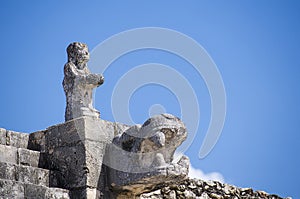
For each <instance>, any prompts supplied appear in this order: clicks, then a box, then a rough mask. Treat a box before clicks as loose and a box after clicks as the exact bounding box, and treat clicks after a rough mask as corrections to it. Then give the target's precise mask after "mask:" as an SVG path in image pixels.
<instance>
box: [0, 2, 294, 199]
mask: <svg viewBox="0 0 300 199" xmlns="http://www.w3.org/2000/svg"><path fill="white" fill-rule="evenodd" d="M299 10H300V3H298V2H297V1H258V0H257V1H226V2H225V1H185V2H183V1H181V2H179V1H14V0H12V1H6V2H4V1H3V2H1V6H0V21H1V33H0V34H1V37H0V42H1V48H0V51H1V53H0V58H1V70H2V72H1V78H0V91H1V98H0V102H1V103H0V110H1V114H0V126H1V127H3V128H6V129H11V130H16V131H21V132H34V131H37V130H41V129H45V128H47V127H49V126H51V125H54V124H57V123H62V122H63V121H64V109H65V96H64V93H63V89H62V85H61V82H62V79H63V65H64V64H65V63H66V52H65V49H66V47H67V46H68V44H69V43H70V42H73V41H81V42H85V43H87V44H88V46H89V48H90V50H92V49H93V48H95V47H96V46H97V45H98V44H99V43H101V42H102V41H104V40H105V39H107V38H108V37H110V36H112V35H114V34H117V33H119V32H122V31H125V30H129V29H133V28H142V27H149V26H150V27H162V28H169V29H173V30H176V31H179V32H181V33H183V34H185V35H187V36H189V37H191V38H193V39H194V40H195V41H197V42H198V43H199V44H201V45H202V46H203V47H204V48H205V49H206V51H207V52H208V53H209V55H210V56H211V58H212V59H213V60H214V62H215V64H216V65H217V67H218V69H219V71H220V74H221V76H222V78H223V82H224V86H225V89H226V96H227V112H226V121H225V125H224V129H223V132H222V134H221V136H220V139H219V140H218V142H217V144H216V146H215V147H214V149H213V150H212V151H211V152H210V153H209V155H208V156H206V157H205V158H204V159H200V158H199V157H198V153H199V149H200V146H201V144H202V142H203V139H204V136H205V133H206V131H207V128H208V124H209V121H210V114H211V110H210V103H211V102H210V98H209V93H208V90H207V88H206V85H205V83H204V81H203V79H202V77H201V76H200V75H197V74H196V73H195V71H194V70H193V68H192V67H191V65H190V64H189V63H187V62H186V61H185V60H183V59H182V58H180V57H178V56H176V55H174V54H171V53H168V52H164V51H160V50H153V49H148V50H140V51H136V52H132V53H129V54H126V55H124V56H122V57H120V58H119V59H118V60H116V61H115V62H113V63H112V64H111V66H110V67H109V69H108V70H107V71H106V72H105V73H104V76H105V80H106V81H105V83H104V85H103V86H101V87H99V88H98V89H97V92H96V96H95V106H96V108H97V109H98V110H100V112H101V117H102V118H103V119H105V120H111V121H113V120H114V119H115V118H114V117H113V114H112V110H111V97H112V91H113V88H114V86H115V85H116V84H117V82H118V80H119V79H120V78H121V77H122V75H124V74H126V72H128V71H129V70H130V69H132V68H134V67H135V66H137V65H141V64H146V63H160V64H164V65H168V66H169V67H172V68H173V69H175V70H177V71H178V72H179V73H180V74H181V75H182V76H184V77H185V78H186V79H187V80H188V81H189V82H190V84H191V85H192V88H193V89H194V91H195V93H196V96H197V99H198V101H199V107H200V110H201V118H200V125H199V129H198V131H197V134H196V137H195V139H194V140H193V143H192V145H191V146H190V147H189V149H188V150H187V151H186V152H185V154H186V155H188V156H189V157H190V159H191V163H192V165H193V167H194V168H195V169H198V170H199V171H200V170H201V171H202V172H204V173H211V172H218V173H219V174H220V175H222V176H223V178H224V180H225V182H227V183H231V184H235V185H237V186H241V187H253V188H254V189H259V190H265V191H267V192H270V193H275V194H279V195H281V196H292V197H294V198H298V197H300V189H299V181H298V180H299V178H300V172H299V168H300V163H299V152H300V117H299V114H300V105H299V101H300V89H299V83H300V59H299V57H300V56H299V55H300V47H299V46H300V37H299V35H300V23H299V20H300V12H299ZM120 45H122V44H120ZM176 83H177V82H176ZM177 84H178V85H180V82H178V83H177ZM178 96H179V94H178V93H172V92H171V91H170V90H169V89H168V88H166V87H161V86H158V85H155V84H149V85H147V86H144V87H141V88H140V89H138V90H137V91H136V92H134V93H133V95H132V96H131V98H130V103H129V107H128V109H129V111H130V113H131V116H132V118H133V120H134V121H135V122H137V123H143V122H144V121H145V120H146V119H147V118H148V117H149V108H150V107H151V106H152V105H154V104H160V105H159V106H155V107H156V108H161V107H164V109H165V110H166V111H167V112H169V113H172V114H175V115H177V116H179V117H180V116H181V115H180V114H181V109H180V106H179V102H180V101H181V100H183V99H177V98H176V97H178ZM124 100H127V99H124ZM184 100H188V99H184ZM195 109H196V107H195ZM152 111H153V109H152ZM120 122H122V121H120ZM184 122H186V123H188V122H187V121H184ZM188 128H189V127H188Z"/></svg>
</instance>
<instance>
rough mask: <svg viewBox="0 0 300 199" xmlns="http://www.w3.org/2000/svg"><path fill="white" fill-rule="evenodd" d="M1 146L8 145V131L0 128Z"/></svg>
mask: <svg viewBox="0 0 300 199" xmlns="http://www.w3.org/2000/svg"><path fill="white" fill-rule="evenodd" d="M0 144H3V145H6V129H3V128H0Z"/></svg>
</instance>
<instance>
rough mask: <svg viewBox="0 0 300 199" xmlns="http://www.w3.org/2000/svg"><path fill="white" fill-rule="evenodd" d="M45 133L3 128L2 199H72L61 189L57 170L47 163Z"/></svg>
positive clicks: (0, 136) (0, 148)
mask: <svg viewBox="0 0 300 199" xmlns="http://www.w3.org/2000/svg"><path fill="white" fill-rule="evenodd" d="M43 147H44V143H43V132H42V131H39V132H35V133H31V134H26V133H18V132H14V131H9V130H5V129H2V128H0V198H1V199H14V198H18V199H21V198H26V199H50V198H51V199H69V198H70V197H69V191H68V190H66V189H61V188H59V187H57V182H56V178H55V175H56V171H51V170H48V169H46V168H47V165H45V161H43Z"/></svg>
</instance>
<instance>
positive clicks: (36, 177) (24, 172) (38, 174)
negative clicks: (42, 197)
mask: <svg viewBox="0 0 300 199" xmlns="http://www.w3.org/2000/svg"><path fill="white" fill-rule="evenodd" d="M54 175H55V173H53V172H51V171H49V170H46V169H41V168H37V167H30V166H24V165H17V164H11V163H7V162H0V179H3V180H12V181H18V182H22V183H31V184H35V185H42V186H47V187H49V186H56V182H55V180H53V179H55V178H54V177H53V176H54ZM50 179H51V180H50Z"/></svg>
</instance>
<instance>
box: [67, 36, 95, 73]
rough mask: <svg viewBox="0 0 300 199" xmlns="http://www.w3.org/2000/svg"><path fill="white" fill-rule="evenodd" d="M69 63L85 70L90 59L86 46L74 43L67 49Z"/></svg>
mask: <svg viewBox="0 0 300 199" xmlns="http://www.w3.org/2000/svg"><path fill="white" fill-rule="evenodd" d="M67 52H68V57H69V61H71V62H73V63H75V64H76V65H77V67H79V69H83V68H84V67H85V64H86V63H87V62H88V61H89V59H90V54H89V50H88V48H87V45H86V44H83V43H79V42H74V43H72V44H70V46H69V47H68V49H67Z"/></svg>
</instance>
